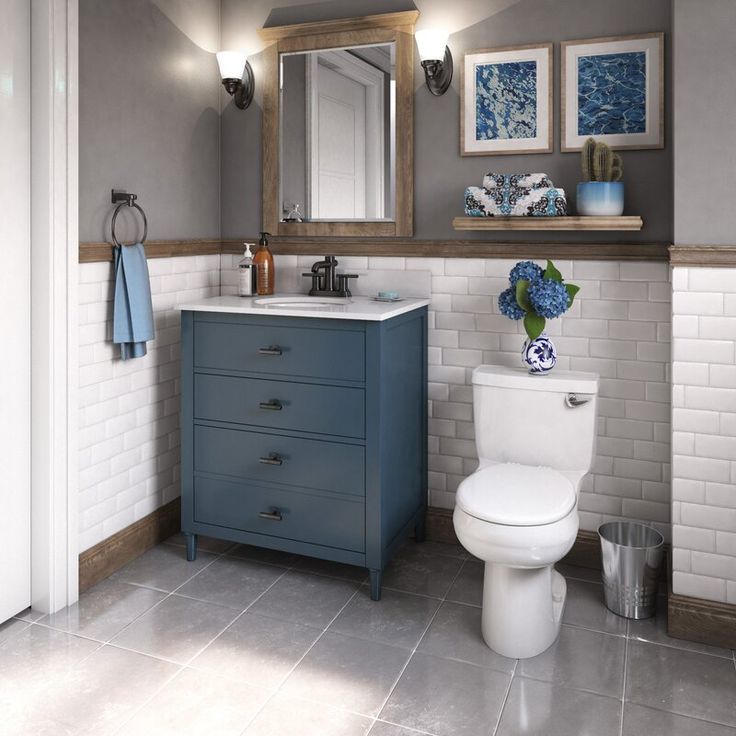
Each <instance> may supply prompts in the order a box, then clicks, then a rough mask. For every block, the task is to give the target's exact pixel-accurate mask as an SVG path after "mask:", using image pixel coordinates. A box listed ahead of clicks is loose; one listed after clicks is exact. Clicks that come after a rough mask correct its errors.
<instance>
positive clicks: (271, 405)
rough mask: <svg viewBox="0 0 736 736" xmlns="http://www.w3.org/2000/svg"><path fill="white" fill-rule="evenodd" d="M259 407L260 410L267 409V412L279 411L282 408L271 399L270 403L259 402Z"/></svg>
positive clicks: (279, 403) (278, 402) (277, 402)
mask: <svg viewBox="0 0 736 736" xmlns="http://www.w3.org/2000/svg"><path fill="white" fill-rule="evenodd" d="M259 406H260V407H261V409H268V410H269V411H281V409H282V408H283V407H282V406H281V402H280V401H276V399H271V401H261V403H260V404H259Z"/></svg>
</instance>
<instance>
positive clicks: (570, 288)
mask: <svg viewBox="0 0 736 736" xmlns="http://www.w3.org/2000/svg"><path fill="white" fill-rule="evenodd" d="M565 289H566V290H567V308H568V309H570V307H571V306H572V302H573V299H575V294H577V293H578V292H579V291H580V287H579V286H575V284H565Z"/></svg>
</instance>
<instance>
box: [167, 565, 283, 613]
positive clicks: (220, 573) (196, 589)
mask: <svg viewBox="0 0 736 736" xmlns="http://www.w3.org/2000/svg"><path fill="white" fill-rule="evenodd" d="M285 572H286V568H283V567H276V566H274V565H263V564H261V563H260V562H253V561H252V560H245V559H241V558H239V557H220V559H218V560H215V561H214V562H213V563H212V564H211V565H210V566H209V567H207V568H206V569H204V570H202V572H201V573H199V575H195V577H193V578H192V579H191V580H190V581H189V582H188V583H186V584H184V585H183V586H182V587H181V588H179V589H178V590H177V591H176V592H177V595H186V596H190V597H192V598H198V599H199V600H202V601H209V602H210V603H219V604H220V605H221V606H227V607H228V608H235V609H237V610H239V611H242V610H244V609H245V608H246V607H247V606H249V605H250V604H251V603H253V601H254V600H255V599H256V598H258V596H259V595H261V593H263V592H264V591H265V590H267V589H268V588H269V587H270V586H271V585H273V583H274V582H276V580H278V579H279V578H280V577H281V575H283V574H284V573H285Z"/></svg>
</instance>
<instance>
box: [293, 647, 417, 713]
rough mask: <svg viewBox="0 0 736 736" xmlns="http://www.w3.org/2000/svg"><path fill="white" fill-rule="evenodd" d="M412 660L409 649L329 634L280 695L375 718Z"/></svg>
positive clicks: (298, 669)
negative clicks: (406, 665) (408, 662)
mask: <svg viewBox="0 0 736 736" xmlns="http://www.w3.org/2000/svg"><path fill="white" fill-rule="evenodd" d="M409 657H410V652H408V651H407V650H406V649H399V648H397V647H390V646H387V645H385V644H378V643H376V642H370V641H365V640H363V639H354V638H353V637H350V636H343V635H342V634H330V633H326V634H324V635H323V636H322V638H321V639H320V640H319V641H318V642H317V643H316V644H315V645H314V646H313V647H312V648H311V649H310V650H309V652H308V653H307V656H306V657H304V659H303V660H302V661H301V662H300V663H299V665H298V666H297V668H296V669H295V670H294V672H293V673H292V674H291V675H290V676H289V678H288V679H287V680H286V682H285V683H284V684H283V685H282V687H281V690H280V692H281V693H283V694H284V695H286V696H287V697H292V698H298V699H300V700H311V701H315V702H318V703H324V704H325V705H330V706H333V707H336V708H340V709H343V710H349V711H351V712H353V713H360V714H361V715H364V716H371V717H375V716H377V715H378V712H379V711H380V710H381V706H382V705H383V703H384V701H385V700H386V698H387V697H388V694H389V693H390V692H391V688H392V687H393V685H394V683H395V682H396V680H397V679H398V677H399V675H400V674H401V670H402V669H403V667H404V665H405V664H406V663H407V661H408V659H409Z"/></svg>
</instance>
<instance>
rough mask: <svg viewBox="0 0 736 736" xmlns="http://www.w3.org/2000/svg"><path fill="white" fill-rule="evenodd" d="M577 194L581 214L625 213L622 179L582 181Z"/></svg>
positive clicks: (606, 214)
mask: <svg viewBox="0 0 736 736" xmlns="http://www.w3.org/2000/svg"><path fill="white" fill-rule="evenodd" d="M577 195H578V196H577V200H578V202H577V204H578V214H579V215H586V216H598V217H617V216H618V215H623V213H624V183H623V182H622V181H581V182H580V183H579V184H578V190H577Z"/></svg>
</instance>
